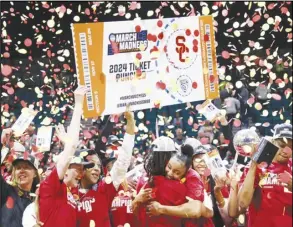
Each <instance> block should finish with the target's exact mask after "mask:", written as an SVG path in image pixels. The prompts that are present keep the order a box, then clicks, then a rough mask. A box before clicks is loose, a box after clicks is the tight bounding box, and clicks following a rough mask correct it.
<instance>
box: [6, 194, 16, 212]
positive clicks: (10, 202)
mask: <svg viewBox="0 0 293 227" xmlns="http://www.w3.org/2000/svg"><path fill="white" fill-rule="evenodd" d="M6 207H7V208H8V209H12V208H13V207H14V199H13V198H12V197H11V196H8V197H7V200H6Z"/></svg>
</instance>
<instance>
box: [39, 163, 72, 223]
mask: <svg viewBox="0 0 293 227" xmlns="http://www.w3.org/2000/svg"><path fill="white" fill-rule="evenodd" d="M39 204H40V221H41V222H43V223H44V225H43V227H53V226H54V227H64V226H66V227H75V226H76V201H75V199H74V197H73V195H72V194H71V192H70V191H69V190H67V187H66V185H65V184H64V183H63V182H62V181H60V180H59V177H58V173H57V169H56V168H54V170H53V171H52V172H51V174H50V175H49V176H48V177H47V178H46V179H45V180H44V181H43V182H42V183H41V185H40V201H39Z"/></svg>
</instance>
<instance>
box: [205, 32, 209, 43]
mask: <svg viewBox="0 0 293 227" xmlns="http://www.w3.org/2000/svg"><path fill="white" fill-rule="evenodd" d="M209 40H210V37H209V35H207V34H206V35H204V41H205V42H208V41H209Z"/></svg>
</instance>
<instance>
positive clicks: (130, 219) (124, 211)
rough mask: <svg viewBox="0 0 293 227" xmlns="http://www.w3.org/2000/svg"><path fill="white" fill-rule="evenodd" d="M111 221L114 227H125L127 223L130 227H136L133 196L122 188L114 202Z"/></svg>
mask: <svg viewBox="0 0 293 227" xmlns="http://www.w3.org/2000/svg"><path fill="white" fill-rule="evenodd" d="M111 220H112V224H113V226H114V227H117V226H120V225H121V226H124V224H126V223H128V224H130V226H135V225H134V216H133V212H132V198H131V194H130V192H125V191H124V190H123V188H122V187H121V186H120V188H119V192H118V193H117V196H116V197H115V198H114V199H113V202H112V206H111Z"/></svg>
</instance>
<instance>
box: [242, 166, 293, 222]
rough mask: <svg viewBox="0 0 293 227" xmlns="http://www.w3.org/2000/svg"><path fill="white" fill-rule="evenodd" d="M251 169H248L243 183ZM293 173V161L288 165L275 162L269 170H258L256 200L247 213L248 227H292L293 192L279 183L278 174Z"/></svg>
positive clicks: (244, 173)
mask: <svg viewBox="0 0 293 227" xmlns="http://www.w3.org/2000/svg"><path fill="white" fill-rule="evenodd" d="M248 170H249V167H246V168H245V170H244V172H243V175H242V178H241V183H243V182H244V180H245V177H246V175H247V173H248ZM284 171H287V172H289V173H292V160H290V161H289V162H288V163H287V164H279V163H276V162H273V163H272V164H271V165H270V166H269V167H268V169H266V170H261V169H257V171H256V177H255V182H254V188H255V190H256V191H255V193H257V196H255V197H256V199H254V200H253V201H252V203H251V204H250V206H249V211H248V213H247V219H248V220H247V227H292V192H290V191H288V190H287V189H286V188H285V187H284V186H283V185H282V184H281V183H280V182H279V181H278V174H280V173H283V172H284Z"/></svg>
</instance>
